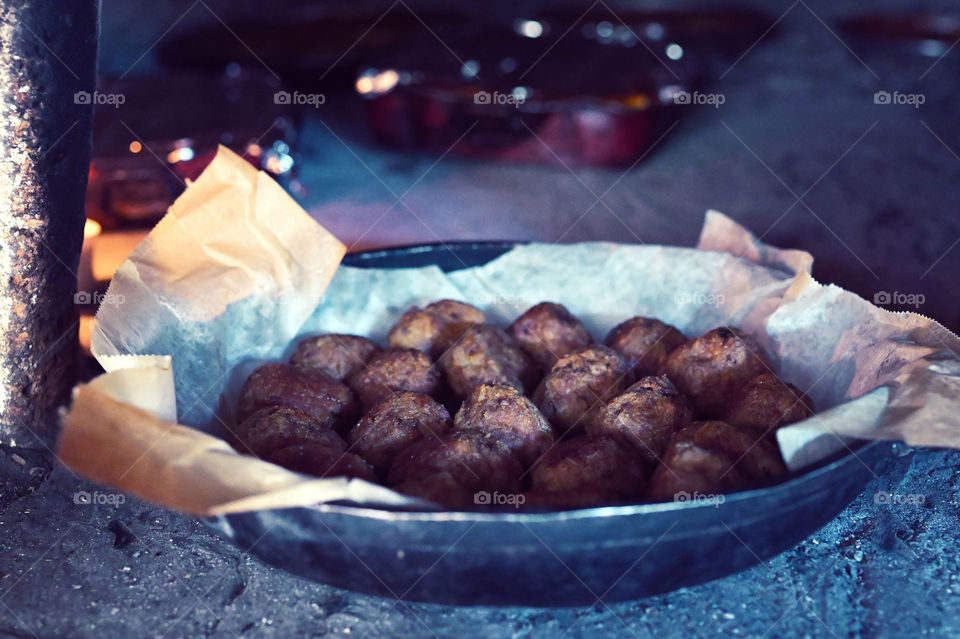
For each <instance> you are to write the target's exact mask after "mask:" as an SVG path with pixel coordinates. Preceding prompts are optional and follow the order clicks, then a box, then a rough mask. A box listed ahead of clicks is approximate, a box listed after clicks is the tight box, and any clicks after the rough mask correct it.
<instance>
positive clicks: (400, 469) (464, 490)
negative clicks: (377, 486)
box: [387, 430, 523, 508]
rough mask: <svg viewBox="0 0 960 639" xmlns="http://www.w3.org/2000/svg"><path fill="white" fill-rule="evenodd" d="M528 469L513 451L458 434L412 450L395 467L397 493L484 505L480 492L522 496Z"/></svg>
mask: <svg viewBox="0 0 960 639" xmlns="http://www.w3.org/2000/svg"><path fill="white" fill-rule="evenodd" d="M522 473H523V469H522V468H521V466H520V462H518V461H517V459H516V457H514V455H513V454H512V453H511V452H510V450H509V449H508V448H507V447H506V446H504V445H503V444H501V443H500V442H498V441H496V440H495V439H494V438H492V437H487V436H484V435H483V434H482V433H479V432H477V431H465V430H454V431H451V432H448V433H446V434H444V435H441V436H440V438H439V439H436V438H433V437H430V438H426V439H422V440H420V441H419V442H417V443H415V444H413V445H412V446H410V447H408V448H406V449H405V450H404V451H403V452H402V453H401V454H400V455H398V456H397V458H396V459H395V460H394V462H393V465H392V466H391V467H390V474H389V476H388V477H387V483H388V485H390V486H391V487H393V488H394V490H396V491H398V492H401V493H404V494H405V495H411V496H413V497H419V498H421V499H426V500H427V501H432V502H434V503H437V504H440V505H443V506H447V507H451V508H462V507H472V506H474V505H478V504H483V503H484V501H485V500H484V499H482V498H481V497H480V496H479V495H478V494H479V493H482V492H485V493H488V494H490V493H494V492H499V493H501V494H506V495H516V494H518V493H519V491H520V476H521V474H522Z"/></svg>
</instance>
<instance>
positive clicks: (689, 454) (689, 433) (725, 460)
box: [647, 423, 745, 501]
mask: <svg viewBox="0 0 960 639" xmlns="http://www.w3.org/2000/svg"><path fill="white" fill-rule="evenodd" d="M699 426H700V425H699V424H698V423H693V424H690V425H688V426H686V427H684V428H681V429H680V430H679V431H677V432H676V433H674V434H673V436H672V437H671V438H670V443H669V444H668V445H667V449H666V451H665V452H664V454H663V462H662V463H661V464H660V465H659V466H657V468H656V470H654V471H653V475H652V476H651V477H650V487H649V489H648V491H647V497H649V498H650V499H654V500H676V501H683V500H684V499H690V498H691V497H692V496H694V495H695V494H696V493H699V494H701V495H713V494H717V493H723V492H728V491H730V490H732V489H733V488H735V487H736V486H738V485H741V484H743V483H744V481H745V480H744V477H743V476H742V475H741V474H740V472H739V471H738V470H737V469H736V468H735V467H734V460H733V459H731V458H730V456H729V455H727V454H725V453H723V452H719V451H715V450H708V449H706V448H703V447H702V446H698V445H697V444H696V442H695V441H694V440H695V434H696V431H697V430H698V429H699Z"/></svg>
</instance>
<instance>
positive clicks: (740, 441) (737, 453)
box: [693, 421, 787, 479]
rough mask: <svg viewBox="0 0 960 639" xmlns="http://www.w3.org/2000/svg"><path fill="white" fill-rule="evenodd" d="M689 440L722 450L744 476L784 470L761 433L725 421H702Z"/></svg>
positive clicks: (777, 452)
mask: <svg viewBox="0 0 960 639" xmlns="http://www.w3.org/2000/svg"><path fill="white" fill-rule="evenodd" d="M693 441H694V443H695V444H696V445H697V446H700V447H702V448H706V449H707V450H712V451H716V452H720V453H723V454H725V455H727V456H728V457H730V458H731V459H733V463H734V465H735V466H736V468H737V470H739V471H740V472H741V473H742V474H743V476H744V477H746V478H747V479H770V478H771V477H777V476H779V475H782V474H784V473H785V472H787V468H786V466H784V465H783V458H782V457H781V456H780V449H779V448H777V446H776V444H774V443H773V442H772V441H770V440H769V439H767V438H765V437H764V436H763V434H762V433H758V432H757V431H755V430H753V431H752V430H749V429H746V428H737V427H736V426H732V425H730V424H728V423H726V422H720V421H711V422H703V423H702V424H701V425H700V427H699V428H698V429H697V430H696V432H695V434H694V437H693Z"/></svg>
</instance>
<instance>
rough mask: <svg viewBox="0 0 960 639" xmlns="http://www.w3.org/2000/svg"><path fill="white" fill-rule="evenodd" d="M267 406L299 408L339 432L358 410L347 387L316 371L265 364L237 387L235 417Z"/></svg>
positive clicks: (355, 415) (353, 417) (244, 415)
mask: <svg viewBox="0 0 960 639" xmlns="http://www.w3.org/2000/svg"><path fill="white" fill-rule="evenodd" d="M266 406H282V407H284V408H292V409H295V410H299V411H301V412H303V413H306V414H307V415H309V416H310V417H312V418H314V419H315V420H317V421H318V422H320V424H322V425H323V426H326V427H328V428H333V429H335V430H338V431H341V432H343V431H345V430H346V429H347V428H349V427H350V426H352V425H353V422H354V420H355V419H356V418H357V415H358V412H359V407H358V406H357V400H356V398H355V397H354V396H353V393H351V392H350V389H348V388H347V387H346V386H344V385H343V384H338V383H337V382H335V381H333V380H332V379H330V378H329V377H327V376H326V375H324V374H323V373H321V372H319V371H315V370H298V369H296V368H294V367H293V366H290V365H289V364H264V365H263V366H260V367H259V368H257V369H256V370H254V371H253V373H251V374H250V377H248V378H247V381H245V382H244V383H243V387H242V388H241V389H240V400H239V402H238V407H237V420H238V421H243V420H244V419H246V418H247V417H249V416H250V415H252V414H253V413H254V411H257V410H259V409H261V408H264V407H266Z"/></svg>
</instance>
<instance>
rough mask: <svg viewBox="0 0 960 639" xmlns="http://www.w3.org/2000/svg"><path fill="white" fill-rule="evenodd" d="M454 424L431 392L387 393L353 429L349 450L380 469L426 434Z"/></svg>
mask: <svg viewBox="0 0 960 639" xmlns="http://www.w3.org/2000/svg"><path fill="white" fill-rule="evenodd" d="M451 426H452V421H451V419H450V413H449V412H447V409H446V408H444V407H443V406H442V405H440V404H439V403H437V402H436V401H435V400H434V399H433V398H432V397H430V396H429V395H424V394H422V393H411V392H407V391H401V392H395V393H391V394H389V395H387V397H386V398H384V400H383V401H381V402H380V403H378V404H377V405H376V406H374V407H373V408H372V409H371V410H370V411H369V412H368V413H367V414H366V415H364V416H363V417H361V418H360V421H359V423H357V425H356V426H354V427H353V429H352V430H351V431H350V433H349V435H348V437H347V441H348V442H349V443H350V452H353V453H357V454H358V455H360V456H361V457H363V458H364V459H366V460H367V461H368V462H370V463H371V464H373V466H374V468H376V469H377V471H378V472H380V473H386V472H387V470H388V469H389V468H390V464H391V463H392V462H393V460H394V458H395V457H396V456H397V455H398V454H399V453H400V452H401V451H402V450H403V449H405V448H407V447H408V446H410V445H411V444H413V443H415V442H417V441H419V440H420V439H423V438H424V437H436V436H438V435H440V434H442V433H444V432H445V431H447V430H449V429H450V427H451Z"/></svg>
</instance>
